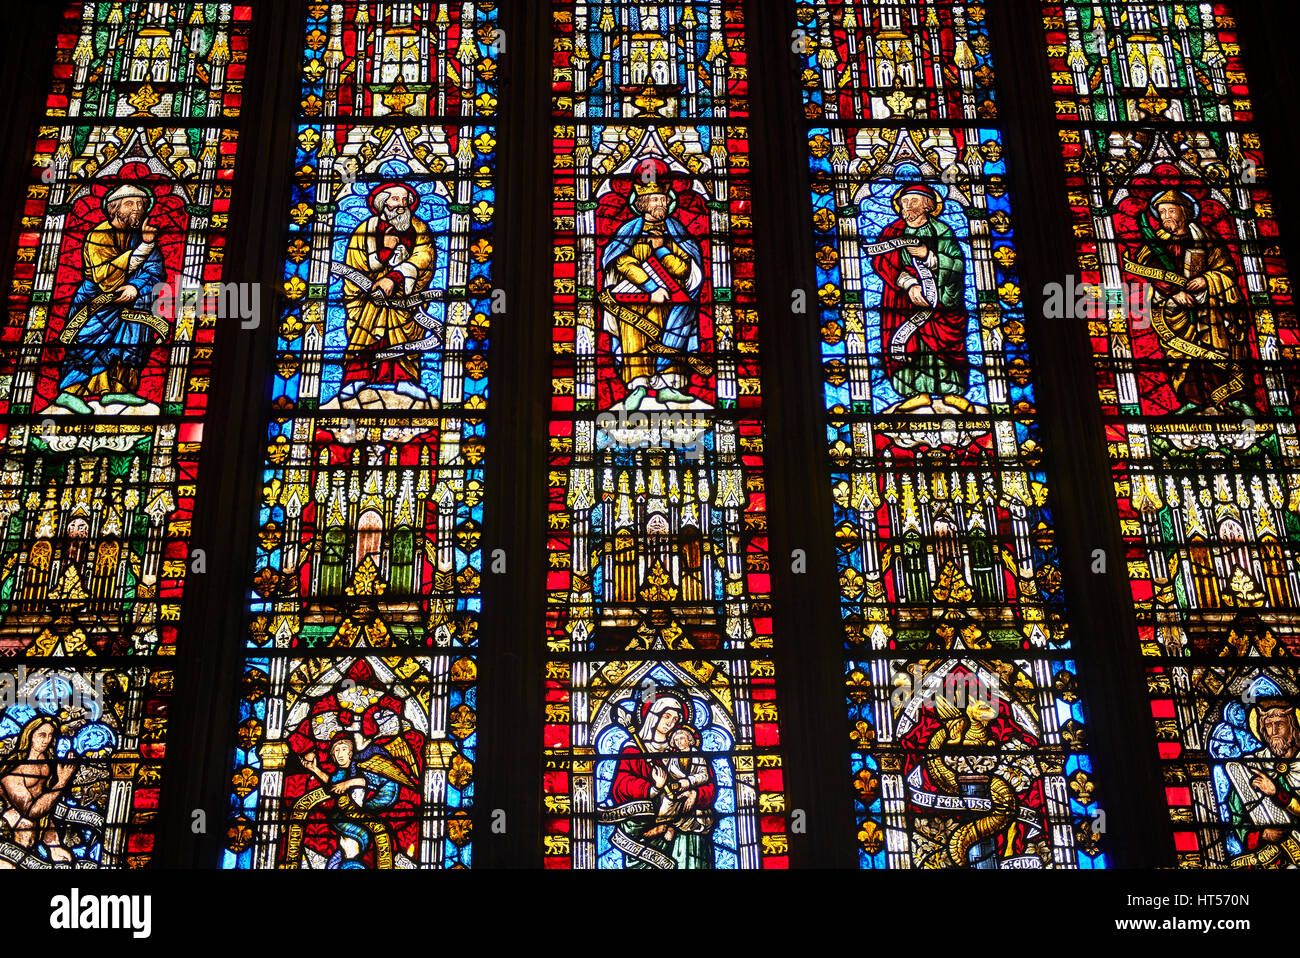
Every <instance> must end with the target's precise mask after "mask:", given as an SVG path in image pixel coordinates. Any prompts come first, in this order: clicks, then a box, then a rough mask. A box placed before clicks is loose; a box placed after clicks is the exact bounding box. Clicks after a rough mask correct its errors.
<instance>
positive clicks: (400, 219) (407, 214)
mask: <svg viewBox="0 0 1300 958" xmlns="http://www.w3.org/2000/svg"><path fill="white" fill-rule="evenodd" d="M384 219H386V220H387V221H388V225H389V226H392V227H393V228H394V229H398V230H402V231H403V232H405V231H406V230H408V229H410V228H411V211H410V210H402V211H401V212H390V211H388V210H385V211H384Z"/></svg>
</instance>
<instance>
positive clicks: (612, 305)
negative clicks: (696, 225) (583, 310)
mask: <svg viewBox="0 0 1300 958" xmlns="http://www.w3.org/2000/svg"><path fill="white" fill-rule="evenodd" d="M630 195H631V201H630V202H631V206H632V211H633V212H634V213H636V214H637V215H636V216H634V217H633V218H632V219H629V220H628V221H627V222H626V223H624V224H623V225H622V226H620V227H619V229H618V231H617V232H616V233H615V234H614V236H613V237H612V238H611V239H610V241H609V245H607V246H606V247H605V249H604V252H603V253H602V254H601V258H600V266H601V269H602V270H603V271H604V281H605V285H604V288H603V289H602V290H601V292H600V297H599V298H600V303H601V306H602V307H604V310H605V329H606V331H607V332H608V333H609V335H610V339H611V341H612V343H613V348H614V353H615V355H616V356H618V358H619V359H618V366H619V376H620V378H621V379H622V380H623V383H624V385H625V386H627V390H628V394H627V398H626V400H625V401H624V404H623V405H624V408H625V409H627V410H628V411H633V410H636V409H637V408H638V407H639V406H640V405H641V403H642V401H643V400H644V399H645V397H646V395H647V394H648V393H649V391H650V390H652V389H653V390H654V391H655V398H656V399H657V400H658V401H659V402H663V403H689V402H693V401H694V400H695V398H696V397H694V396H692V395H691V394H690V393H689V392H688V391H687V388H686V387H687V385H688V382H689V376H690V370H691V369H692V368H699V366H698V363H699V360H698V358H697V357H693V356H691V355H690V353H691V352H692V351H693V350H697V349H698V348H699V338H700V290H701V289H702V287H703V286H704V265H703V260H702V258H701V255H700V245H699V243H697V242H696V241H695V240H694V239H693V238H692V237H691V236H690V234H689V233H688V232H687V230H686V227H685V226H683V225H682V223H681V221H680V220H678V219H677V218H676V217H674V216H673V215H672V214H673V211H674V210H675V209H676V206H677V199H676V197H675V196H674V195H673V192H672V190H671V189H670V188H669V187H668V186H667V184H664V183H661V182H659V181H656V182H651V183H635V184H633V187H632V193H631V194H630Z"/></svg>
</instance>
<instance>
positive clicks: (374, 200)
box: [336, 183, 437, 400]
mask: <svg viewBox="0 0 1300 958" xmlns="http://www.w3.org/2000/svg"><path fill="white" fill-rule="evenodd" d="M419 206H420V195H419V194H418V193H416V192H415V190H413V189H411V188H410V187H409V186H405V185H404V184H401V183H385V184H383V185H382V186H379V187H376V188H375V190H374V191H373V192H371V194H370V209H371V212H372V213H373V214H374V215H373V216H371V217H369V218H368V219H367V220H366V221H365V222H363V223H362V224H361V225H360V226H358V227H357V228H356V230H355V231H353V233H352V237H351V239H349V240H348V248H347V254H346V257H345V260H344V266H345V268H344V269H343V270H336V271H337V272H340V273H342V275H343V276H344V281H343V294H344V301H345V308H346V309H347V335H348V346H347V352H346V353H345V355H344V370H343V393H342V398H344V399H347V398H350V397H352V396H353V395H355V394H356V393H357V392H359V391H360V390H361V389H362V387H364V386H386V387H389V388H392V389H395V390H396V391H397V392H401V393H404V394H406V395H408V396H410V397H412V398H414V399H417V400H426V399H427V398H428V397H427V396H426V395H425V393H424V391H423V390H421V389H420V385H419V384H420V355H419V351H418V350H416V349H411V348H410V347H411V346H413V345H416V344H417V343H419V342H420V341H422V340H423V339H424V331H425V329H426V328H427V327H426V326H425V324H423V323H421V322H419V321H418V319H417V318H416V313H417V312H418V309H419V301H420V300H421V299H422V298H423V297H421V296H420V294H421V293H424V292H426V291H427V290H428V289H429V284H430V282H432V280H433V275H434V268H435V266H436V261H437V250H436V248H435V247H434V242H433V234H432V233H431V232H430V230H429V224H428V223H426V222H425V221H424V220H422V219H420V218H419V217H418V216H416V215H415V211H416V210H417V209H419ZM413 298H414V300H415V302H412V299H413Z"/></svg>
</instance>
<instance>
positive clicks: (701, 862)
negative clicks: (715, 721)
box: [600, 691, 717, 869]
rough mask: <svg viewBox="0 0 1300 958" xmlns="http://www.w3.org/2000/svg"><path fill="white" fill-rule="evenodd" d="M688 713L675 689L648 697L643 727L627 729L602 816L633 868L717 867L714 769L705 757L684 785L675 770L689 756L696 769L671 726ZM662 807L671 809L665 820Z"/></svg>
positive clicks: (676, 724)
mask: <svg viewBox="0 0 1300 958" xmlns="http://www.w3.org/2000/svg"><path fill="white" fill-rule="evenodd" d="M688 714H689V710H688V708H687V705H686V702H685V701H684V700H683V699H682V698H681V697H679V696H678V695H677V694H676V693H674V692H668V691H665V692H660V693H659V695H657V696H656V697H655V698H653V699H647V700H646V701H645V702H644V703H642V705H641V725H640V727H639V728H638V729H634V730H633V729H629V731H631V732H632V735H631V738H630V740H629V741H628V742H627V744H625V745H624V746H623V748H622V750H621V752H620V754H619V759H618V766H617V767H616V768H615V769H614V779H613V781H612V782H611V784H610V791H609V801H610V803H611V807H608V808H605V809H602V811H601V813H600V821H602V822H606V823H613V824H614V829H615V831H614V835H613V837H612V839H611V843H612V844H613V845H614V847H615V848H617V849H618V850H619V851H621V852H622V853H623V854H624V855H625V856H627V858H628V859H629V861H628V866H627V867H629V868H659V869H673V868H687V869H696V868H698V869H709V868H712V867H713V839H712V834H711V833H712V831H713V824H714V823H713V818H712V810H713V799H714V796H715V794H716V791H717V785H716V783H715V782H714V778H713V771H712V769H711V768H709V766H708V763H707V762H703V763H699V764H701V765H702V766H703V767H702V768H699V769H698V772H699V776H698V778H696V779H694V780H693V781H692V783H691V784H690V785H689V786H688V787H686V788H683V787H682V783H681V782H680V781H678V780H676V778H675V776H674V775H673V772H674V770H675V766H674V764H673V763H674V762H676V763H677V764H678V765H680V764H681V763H682V762H683V761H685V762H686V763H689V764H691V771H692V772H696V771H697V767H696V765H695V764H694V763H692V762H691V757H690V756H689V755H683V754H681V753H680V752H678V750H677V748H676V747H675V746H674V745H673V742H672V738H673V731H674V730H675V729H677V728H679V727H680V726H682V725H683V723H684V720H685V718H686V716H687V715H688ZM691 733H692V735H696V734H698V733H695V731H694V729H691ZM696 741H698V739H696ZM665 799H667V800H668V801H667V803H666V802H665ZM661 812H669V813H670V814H668V815H667V816H665V817H664V818H662V819H661V817H660V813H661Z"/></svg>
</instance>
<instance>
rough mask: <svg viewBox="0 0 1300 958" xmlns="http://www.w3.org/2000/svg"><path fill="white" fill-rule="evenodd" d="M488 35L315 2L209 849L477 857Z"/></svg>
mask: <svg viewBox="0 0 1300 958" xmlns="http://www.w3.org/2000/svg"><path fill="white" fill-rule="evenodd" d="M497 43H498V30H497V27H496V13H495V4H493V3H477V4H476V3H468V2H466V3H442V4H437V3H415V4H402V3H319V4H312V5H310V6H309V7H308V19H307V22H306V24H305V32H304V43H303V52H302V58H303V59H302V66H301V78H302V80H301V82H302V87H301V90H302V93H301V99H300V104H299V111H300V115H299V123H298V125H297V127H296V129H295V130H294V131H293V135H294V137H295V146H296V149H295V158H294V171H295V172H294V183H293V186H292V190H291V195H290V197H289V205H288V217H289V224H290V225H289V230H288V234H287V236H286V237H285V251H284V273H283V300H282V303H283V308H282V310H281V313H280V317H279V327H278V340H277V344H276V345H277V362H276V368H275V372H274V380H273V382H272V384H271V388H270V392H271V396H272V407H273V410H274V415H273V418H272V419H271V421H270V423H269V426H268V430H267V433H266V447H265V449H266V452H265V467H264V472H263V476H262V483H263V495H262V503H261V507H260V511H259V515H258V530H257V555H256V563H255V564H256V569H255V572H254V576H253V581H252V585H251V592H250V595H249V623H248V631H247V634H246V636H245V642H246V648H247V658H246V660H245V665H244V671H243V675H242V677H241V699H240V715H239V726H238V729H237V734H236V742H237V748H236V752H235V772H234V780H233V782H234V784H233V790H232V793H231V818H230V822H229V830H228V834H227V844H226V851H225V859H224V862H225V865H226V867H233V868H274V867H283V868H327V869H335V868H339V869H342V868H348V869H357V868H378V869H388V868H447V867H455V866H464V865H468V864H469V863H470V844H471V843H470V818H469V810H470V808H471V805H472V802H473V794H474V756H475V748H476V736H475V728H476V703H475V680H476V677H477V662H476V658H475V654H474V649H475V644H476V631H477V626H478V617H479V612H480V605H481V602H480V569H481V562H480V559H481V548H480V542H479V537H480V535H481V529H482V522H483V499H484V492H485V490H484V487H483V458H484V415H485V411H486V409H487V395H488V391H487V359H486V347H487V336H488V326H489V317H490V315H491V314H492V312H493V296H492V272H491V270H492V261H493V243H494V236H493V231H492V224H493V217H494V213H495V208H494V205H495V190H494V185H493V184H494V165H495V154H496V148H497V141H496V129H495V127H494V125H493V119H492V118H493V116H494V115H495V113H496V107H497V99H496V96H497V85H496V55H497ZM343 785H346V786H347V787H346V788H344V787H341V786H343Z"/></svg>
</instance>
